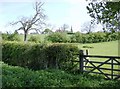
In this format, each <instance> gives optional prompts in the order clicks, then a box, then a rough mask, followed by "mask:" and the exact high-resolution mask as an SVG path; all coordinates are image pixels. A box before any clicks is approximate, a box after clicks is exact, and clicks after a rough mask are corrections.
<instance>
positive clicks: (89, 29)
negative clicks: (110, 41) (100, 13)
mask: <svg viewBox="0 0 120 89" xmlns="http://www.w3.org/2000/svg"><path fill="white" fill-rule="evenodd" d="M94 27H95V23H94V21H91V22H85V23H84V24H83V26H82V30H81V31H82V32H84V31H85V32H86V33H87V34H89V33H91V32H92V31H93V29H94Z"/></svg>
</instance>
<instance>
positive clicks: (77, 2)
mask: <svg viewBox="0 0 120 89" xmlns="http://www.w3.org/2000/svg"><path fill="white" fill-rule="evenodd" d="M42 1H43V2H44V6H43V9H44V13H45V14H46V15H47V19H46V23H47V24H51V26H49V28H51V29H53V31H55V30H56V29H58V28H59V27H61V26H62V25H63V24H68V25H69V27H71V26H72V28H73V31H74V32H76V31H81V29H82V25H83V24H84V23H85V22H89V21H90V20H91V17H90V16H89V14H87V12H88V11H87V9H86V6H87V5H88V2H86V1H85V0H42ZM33 7H34V0H0V31H2V32H6V31H8V32H13V31H14V30H16V29H17V28H18V27H19V26H10V24H9V23H10V22H13V21H17V20H19V19H20V18H21V17H22V16H25V17H29V16H32V15H34V9H33ZM96 30H98V29H96Z"/></svg>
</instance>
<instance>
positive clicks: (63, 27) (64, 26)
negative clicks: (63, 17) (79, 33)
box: [61, 24, 69, 32]
mask: <svg viewBox="0 0 120 89" xmlns="http://www.w3.org/2000/svg"><path fill="white" fill-rule="evenodd" d="M67 28H69V26H68V25H67V24H63V26H62V27H61V29H62V30H63V31H64V32H65V31H66V29H67Z"/></svg>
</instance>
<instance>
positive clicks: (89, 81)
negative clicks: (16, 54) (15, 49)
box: [0, 63, 120, 89]
mask: <svg viewBox="0 0 120 89" xmlns="http://www.w3.org/2000/svg"><path fill="white" fill-rule="evenodd" d="M0 64H2V88H5V89H10V88H11V89H13V88H25V87H26V88H27V87H28V88H30V87H31V88H43V87H46V88H50V87H51V88H53V87H61V88H63V87H82V88H83V87H91V88H98V89H99V88H100V87H101V88H103V87H107V88H108V87H110V88H111V89H114V88H116V89H119V87H120V84H119V83H120V81H113V80H104V79H103V78H102V77H100V76H95V75H94V76H90V75H83V74H79V75H73V74H71V73H67V72H65V71H61V70H53V69H52V70H50V69H49V70H39V71H32V70H29V69H26V68H21V67H18V66H10V65H7V64H5V63H0ZM105 89H106V88H105Z"/></svg>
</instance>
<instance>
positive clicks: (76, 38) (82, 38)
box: [71, 32, 119, 43]
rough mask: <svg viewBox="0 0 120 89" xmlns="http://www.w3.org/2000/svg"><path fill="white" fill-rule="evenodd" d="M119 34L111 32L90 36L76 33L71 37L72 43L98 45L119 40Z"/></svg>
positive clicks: (96, 33) (90, 34)
mask: <svg viewBox="0 0 120 89" xmlns="http://www.w3.org/2000/svg"><path fill="white" fill-rule="evenodd" d="M118 38H119V33H118V32H116V33H110V32H95V33H89V34H82V33H79V32H76V33H75V34H74V35H72V36H71V43H98V42H108V41H115V40H118Z"/></svg>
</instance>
